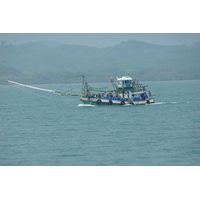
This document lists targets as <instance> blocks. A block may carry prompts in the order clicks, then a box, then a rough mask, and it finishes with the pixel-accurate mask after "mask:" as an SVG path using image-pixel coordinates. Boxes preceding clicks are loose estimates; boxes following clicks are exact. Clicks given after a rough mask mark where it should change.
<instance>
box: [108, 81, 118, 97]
mask: <svg viewBox="0 0 200 200" xmlns="http://www.w3.org/2000/svg"><path fill="white" fill-rule="evenodd" d="M110 82H111V84H112V86H113V89H114V91H115V95H116V96H117V97H118V88H117V86H116V85H115V84H114V82H113V79H112V77H110Z"/></svg>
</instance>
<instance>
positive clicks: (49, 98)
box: [14, 85, 73, 101]
mask: <svg viewBox="0 0 200 200" xmlns="http://www.w3.org/2000/svg"><path fill="white" fill-rule="evenodd" d="M14 86H15V87H17V88H19V89H20V90H23V91H25V92H27V93H30V94H32V95H35V96H39V97H43V98H46V99H56V100H59V101H73V100H64V99H57V98H52V97H47V96H43V95H39V94H35V93H34V92H30V91H27V90H26V89H22V88H21V87H20V86H18V85H14Z"/></svg>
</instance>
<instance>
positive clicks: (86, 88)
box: [82, 75, 89, 96]
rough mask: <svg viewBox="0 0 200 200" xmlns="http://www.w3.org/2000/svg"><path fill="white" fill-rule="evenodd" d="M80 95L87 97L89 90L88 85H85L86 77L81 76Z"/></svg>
mask: <svg viewBox="0 0 200 200" xmlns="http://www.w3.org/2000/svg"><path fill="white" fill-rule="evenodd" d="M82 87H83V88H82V95H83V96H88V94H89V92H88V91H89V89H88V84H87V79H86V77H85V76H84V75H83V86H82Z"/></svg>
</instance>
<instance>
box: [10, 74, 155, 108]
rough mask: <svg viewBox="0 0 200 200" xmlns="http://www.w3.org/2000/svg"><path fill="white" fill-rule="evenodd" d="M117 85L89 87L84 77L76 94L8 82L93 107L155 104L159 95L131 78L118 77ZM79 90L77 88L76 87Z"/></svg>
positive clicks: (68, 91) (71, 90) (71, 91)
mask: <svg viewBox="0 0 200 200" xmlns="http://www.w3.org/2000/svg"><path fill="white" fill-rule="evenodd" d="M116 79H117V84H115V83H114V81H113V79H112V77H111V78H110V82H111V86H112V88H111V89H107V88H95V87H91V86H89V85H88V82H87V78H86V76H84V75H83V76H82V94H80V93H79V94H77V93H76V94H75V93H73V91H75V90H74V89H73V88H72V89H70V90H65V91H60V90H49V89H44V88H40V87H35V86H30V85H25V84H21V83H17V82H14V81H10V80H8V82H9V83H11V84H15V85H19V86H22V87H28V88H31V89H35V90H41V91H45V92H51V93H54V94H58V95H62V96H80V101H81V102H82V103H84V104H91V105H145V104H150V103H154V102H155V100H154V98H155V97H156V96H159V95H158V94H152V93H151V92H150V91H148V92H147V89H146V88H147V87H148V85H143V84H142V83H141V82H140V81H139V80H138V79H136V78H135V79H133V78H132V77H131V76H122V77H120V78H118V77H116ZM76 88H77V87H76Z"/></svg>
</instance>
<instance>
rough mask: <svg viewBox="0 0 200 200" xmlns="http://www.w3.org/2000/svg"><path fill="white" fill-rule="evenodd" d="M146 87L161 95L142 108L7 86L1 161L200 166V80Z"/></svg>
mask: <svg viewBox="0 0 200 200" xmlns="http://www.w3.org/2000/svg"><path fill="white" fill-rule="evenodd" d="M145 84H148V85H149V87H148V89H149V90H151V92H152V93H159V94H161V95H160V96H159V97H157V98H156V99H155V101H156V102H155V103H154V104H150V105H140V106H116V105H112V106H107V105H106V106H105V105H104V106H84V105H83V104H81V102H80V101H79V97H71V96H58V95H55V94H51V93H46V92H42V91H36V90H32V89H30V88H19V87H16V86H14V85H1V86H0V165H1V166H199V165H200V80H191V81H156V82H145ZM91 85H92V84H91ZM97 85H104V84H103V83H102V84H97ZM36 86H37V85H36ZM39 86H40V87H43V88H47V89H55V88H58V87H60V85H39Z"/></svg>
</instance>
